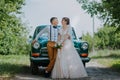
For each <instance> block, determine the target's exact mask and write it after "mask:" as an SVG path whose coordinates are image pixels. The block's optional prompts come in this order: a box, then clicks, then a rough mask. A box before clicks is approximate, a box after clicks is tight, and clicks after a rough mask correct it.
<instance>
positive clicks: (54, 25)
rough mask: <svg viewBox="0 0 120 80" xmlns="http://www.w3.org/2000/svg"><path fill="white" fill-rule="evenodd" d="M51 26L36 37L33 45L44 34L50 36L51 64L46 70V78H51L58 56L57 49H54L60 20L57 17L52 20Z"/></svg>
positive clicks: (48, 47) (48, 45) (48, 44)
mask: <svg viewBox="0 0 120 80" xmlns="http://www.w3.org/2000/svg"><path fill="white" fill-rule="evenodd" d="M50 23H51V25H50V26H47V27H46V28H44V29H43V30H42V31H40V32H39V33H38V35H37V36H36V38H35V40H33V44H34V43H35V42H36V41H37V40H38V38H39V36H40V35H41V34H43V33H44V32H48V34H50V35H49V41H48V43H47V49H48V56H49V60H50V63H49V64H48V66H47V68H46V69H45V77H49V76H50V73H51V71H52V69H53V67H54V63H55V60H56V54H57V49H56V48H54V46H55V44H56V42H57V39H58V26H57V25H58V19H57V17H52V18H51V19H50Z"/></svg>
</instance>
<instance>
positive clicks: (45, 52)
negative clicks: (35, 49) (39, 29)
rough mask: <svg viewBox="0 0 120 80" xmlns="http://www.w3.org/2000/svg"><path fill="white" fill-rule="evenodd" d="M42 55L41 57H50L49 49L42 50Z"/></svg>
mask: <svg viewBox="0 0 120 80" xmlns="http://www.w3.org/2000/svg"><path fill="white" fill-rule="evenodd" d="M40 53H41V56H44V57H48V50H47V47H43V48H41V50H40Z"/></svg>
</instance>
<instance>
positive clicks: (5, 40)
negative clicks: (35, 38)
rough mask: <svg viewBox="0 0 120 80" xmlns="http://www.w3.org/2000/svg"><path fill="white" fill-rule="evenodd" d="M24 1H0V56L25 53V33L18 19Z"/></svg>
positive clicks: (25, 30)
mask: <svg viewBox="0 0 120 80" xmlns="http://www.w3.org/2000/svg"><path fill="white" fill-rule="evenodd" d="M24 2H25V1H24V0H1V1H0V54H20V53H26V52H25V51H26V32H27V29H26V28H25V26H24V24H22V21H21V19H20V18H19V17H17V16H18V15H19V14H21V11H20V10H21V8H22V6H23V5H24V4H25V3H24Z"/></svg>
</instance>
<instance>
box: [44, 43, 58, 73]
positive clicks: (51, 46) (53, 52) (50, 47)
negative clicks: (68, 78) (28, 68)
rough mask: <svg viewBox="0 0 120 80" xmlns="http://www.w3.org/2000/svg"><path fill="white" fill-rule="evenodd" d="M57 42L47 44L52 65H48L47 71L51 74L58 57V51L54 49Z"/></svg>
mask: <svg viewBox="0 0 120 80" xmlns="http://www.w3.org/2000/svg"><path fill="white" fill-rule="evenodd" d="M54 45H55V42H53V41H48V43H47V49H48V56H49V60H50V63H49V64H48V66H47V68H46V71H48V72H51V71H52V69H53V67H54V64H55V60H56V55H57V49H56V48H54Z"/></svg>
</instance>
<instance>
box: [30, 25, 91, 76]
mask: <svg viewBox="0 0 120 80" xmlns="http://www.w3.org/2000/svg"><path fill="white" fill-rule="evenodd" d="M47 26H48V25H40V26H38V27H36V29H35V31H34V35H33V39H32V40H34V39H35V37H36V35H37V34H38V33H39V32H40V31H41V30H42V29H44V28H45V27H47ZM59 27H60V26H59ZM72 37H73V43H74V47H75V48H76V50H77V52H78V54H79V55H80V57H81V59H82V62H83V64H84V66H85V63H86V62H89V61H90V58H89V57H88V47H89V44H88V43H87V42H86V41H82V40H81V39H77V36H76V34H75V30H74V28H73V27H72ZM47 42H48V34H47V33H46V32H44V33H43V34H42V35H41V36H40V37H39V38H38V41H37V42H35V43H34V44H33V45H31V52H30V67H31V71H32V74H37V73H38V67H39V66H43V67H46V66H47V65H48V64H49V57H48V51H47V47H46V46H47Z"/></svg>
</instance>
